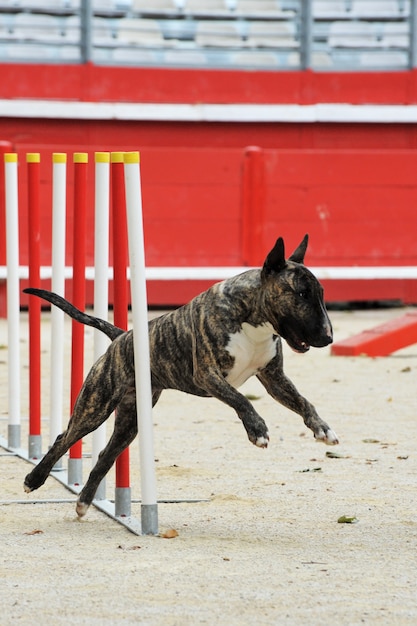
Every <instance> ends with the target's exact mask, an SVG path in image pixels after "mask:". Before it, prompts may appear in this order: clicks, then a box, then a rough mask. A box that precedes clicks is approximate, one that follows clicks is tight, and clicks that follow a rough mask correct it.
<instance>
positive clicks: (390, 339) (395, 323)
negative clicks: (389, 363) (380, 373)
mask: <svg viewBox="0 0 417 626" xmlns="http://www.w3.org/2000/svg"><path fill="white" fill-rule="evenodd" d="M414 343H417V312H408V313H406V314H405V315H402V316H401V317H398V318H396V319H394V320H391V321H389V322H385V323H384V324H379V325H378V326H376V327H374V328H371V329H369V330H365V331H363V332H361V333H359V334H358V335H354V336H353V337H350V338H348V339H344V340H343V341H338V342H337V343H334V344H333V345H332V347H331V354H332V355H333V356H359V355H366V356H388V355H389V354H392V353H393V352H395V351H396V350H400V349H401V348H405V347H406V346H409V345H412V344H414Z"/></svg>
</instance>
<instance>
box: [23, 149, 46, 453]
mask: <svg viewBox="0 0 417 626" xmlns="http://www.w3.org/2000/svg"><path fill="white" fill-rule="evenodd" d="M26 163H27V173H28V179H27V182H28V233H29V237H28V239H29V285H30V286H31V287H36V288H39V287H40V286H41V279H40V267H41V259H40V242H41V213H40V200H39V195H40V193H39V192H40V154H39V153H28V154H26ZM28 456H29V458H30V459H40V458H41V456H42V435H41V301H40V300H39V299H38V298H29V441H28Z"/></svg>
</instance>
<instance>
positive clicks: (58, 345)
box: [49, 152, 67, 469]
mask: <svg viewBox="0 0 417 626" xmlns="http://www.w3.org/2000/svg"><path fill="white" fill-rule="evenodd" d="M66 208H67V155H66V154H65V153H63V152H54V154H53V155H52V278H51V289H52V291H53V292H55V293H57V294H58V295H60V296H65V248H66V246H65V244H66ZM63 336H64V311H61V309H59V308H58V307H56V306H53V307H51V367H50V412H49V445H50V446H52V444H53V443H54V441H55V439H56V438H57V437H58V435H60V434H61V433H62V430H63V428H62V424H63V414H64V410H63V403H62V398H63V395H64V392H63V389H64V342H63V341H62V338H63ZM55 469H62V460H61V459H60V460H59V461H58V462H57V463H56V465H55Z"/></svg>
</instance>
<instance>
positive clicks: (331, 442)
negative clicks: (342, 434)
mask: <svg viewBox="0 0 417 626" xmlns="http://www.w3.org/2000/svg"><path fill="white" fill-rule="evenodd" d="M314 436H315V438H316V439H317V441H322V442H323V443H325V444H327V445H328V446H335V445H336V444H338V443H339V439H338V437H337V435H336V433H335V432H334V431H333V430H331V429H329V430H328V431H327V432H324V430H322V429H320V430H319V432H318V433H317V434H316V435H314Z"/></svg>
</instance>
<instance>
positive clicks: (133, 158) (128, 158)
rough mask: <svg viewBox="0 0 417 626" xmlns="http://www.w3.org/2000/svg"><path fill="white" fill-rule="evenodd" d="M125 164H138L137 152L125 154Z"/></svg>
mask: <svg viewBox="0 0 417 626" xmlns="http://www.w3.org/2000/svg"><path fill="white" fill-rule="evenodd" d="M124 162H125V163H139V152H125V158H124Z"/></svg>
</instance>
